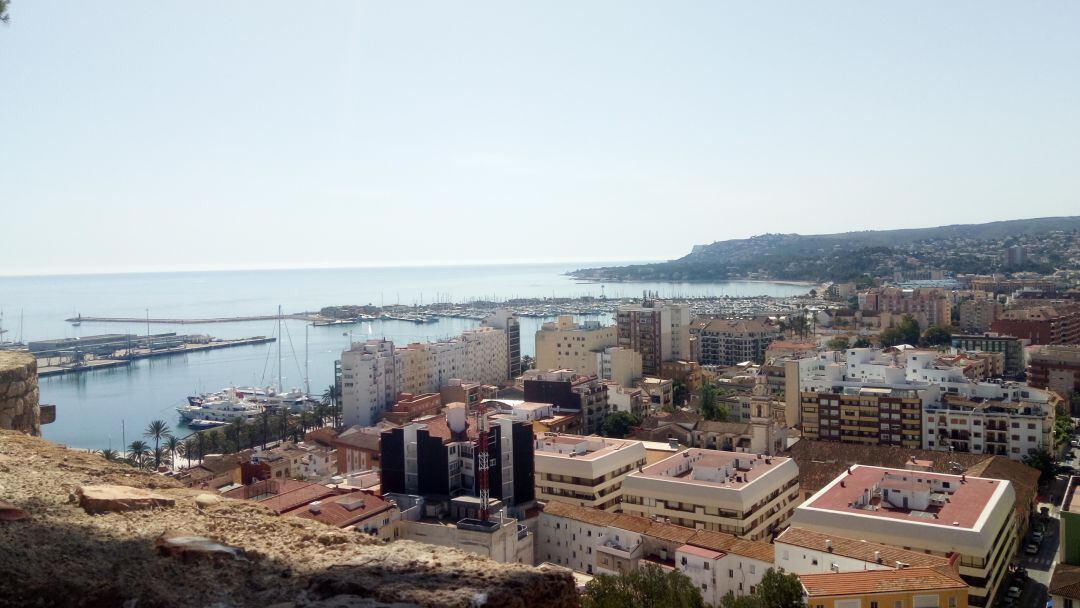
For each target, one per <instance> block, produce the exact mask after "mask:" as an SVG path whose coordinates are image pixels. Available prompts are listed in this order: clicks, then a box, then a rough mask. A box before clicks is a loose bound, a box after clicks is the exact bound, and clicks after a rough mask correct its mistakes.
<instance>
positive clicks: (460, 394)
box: [439, 378, 499, 408]
mask: <svg viewBox="0 0 1080 608" xmlns="http://www.w3.org/2000/svg"><path fill="white" fill-rule="evenodd" d="M439 395H440V396H441V397H442V402H443V403H444V404H446V403H464V404H465V405H466V406H467V407H469V408H472V407H474V406H476V404H477V403H480V402H481V401H483V400H484V399H494V398H495V397H497V396H498V395H499V387H498V386H494V385H491V384H481V383H479V382H469V381H466V380H462V379H461V378H451V379H450V380H449V381H447V383H446V384H444V385H442V386H440V387H439Z"/></svg>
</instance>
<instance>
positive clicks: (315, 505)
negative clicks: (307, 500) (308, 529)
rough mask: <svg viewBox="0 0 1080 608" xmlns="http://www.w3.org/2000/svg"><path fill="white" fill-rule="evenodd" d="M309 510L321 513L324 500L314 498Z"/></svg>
mask: <svg viewBox="0 0 1080 608" xmlns="http://www.w3.org/2000/svg"><path fill="white" fill-rule="evenodd" d="M308 511H311V512H312V513H315V514H316V515H318V514H319V513H322V501H319V500H313V501H312V502H311V504H309V505H308Z"/></svg>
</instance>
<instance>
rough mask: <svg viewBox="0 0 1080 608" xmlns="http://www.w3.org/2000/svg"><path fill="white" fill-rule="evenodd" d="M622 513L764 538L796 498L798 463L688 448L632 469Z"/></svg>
mask: <svg viewBox="0 0 1080 608" xmlns="http://www.w3.org/2000/svg"><path fill="white" fill-rule="evenodd" d="M622 490H623V507H622V510H623V512H624V513H628V514H631V515H641V516H643V517H663V518H664V519H665V520H666V521H670V522H672V523H674V524H678V525H682V526H686V527H689V528H701V529H703V530H711V531H716V532H726V533H728V534H733V535H735V536H739V537H742V538H748V539H751V540H767V539H769V538H770V537H771V535H772V533H773V532H774V531H776V530H778V529H780V528H781V527H783V526H784V524H785V523H786V522H787V520H788V518H789V517H791V514H792V511H793V510H794V508H795V504H796V503H797V501H798V498H799V467H798V465H796V464H795V461H794V460H791V459H790V458H783V457H779V456H763V455H759V454H740V453H737V452H723V451H717V450H705V449H700V448H691V449H689V450H686V451H684V452H680V453H678V454H676V455H674V456H671V457H670V458H666V459H664V460H661V461H660V462H657V463H655V464H651V465H649V466H647V467H645V468H644V469H642V470H641V471H636V472H634V473H631V474H630V475H629V476H628V477H627V478H626V480H624V481H623V485H622Z"/></svg>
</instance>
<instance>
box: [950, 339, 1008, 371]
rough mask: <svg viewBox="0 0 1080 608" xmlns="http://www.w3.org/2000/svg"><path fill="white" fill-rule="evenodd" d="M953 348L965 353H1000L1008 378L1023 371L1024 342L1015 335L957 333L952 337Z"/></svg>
mask: <svg viewBox="0 0 1080 608" xmlns="http://www.w3.org/2000/svg"><path fill="white" fill-rule="evenodd" d="M952 345H953V348H956V349H958V350H962V351H964V352H967V353H973V354H978V353H980V352H986V353H1001V355H1002V357H1003V365H1004V369H1003V370H1002V373H1003V374H1004V375H1005V376H1006V377H1008V378H1017V377H1019V376H1020V375H1022V374H1023V373H1024V342H1023V340H1021V339H1020V338H1017V337H1015V336H1011V335H1009V336H1006V335H1002V334H998V333H993V332H983V333H981V334H959V335H954V336H953V337H952Z"/></svg>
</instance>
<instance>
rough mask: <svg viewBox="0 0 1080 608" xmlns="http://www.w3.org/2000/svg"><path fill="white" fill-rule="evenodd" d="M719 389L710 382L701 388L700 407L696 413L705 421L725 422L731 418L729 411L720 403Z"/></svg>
mask: <svg viewBox="0 0 1080 608" xmlns="http://www.w3.org/2000/svg"><path fill="white" fill-rule="evenodd" d="M720 396H721V393H720V389H718V388H717V387H716V385H715V384H713V383H711V382H706V383H705V384H703V385H702V386H701V405H700V406H699V407H698V411H699V412H700V413H701V417H702V418H704V419H706V420H727V419H728V418H729V417H730V416H731V410H730V409H728V407H727V406H726V405H724V404H722V403H720Z"/></svg>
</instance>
